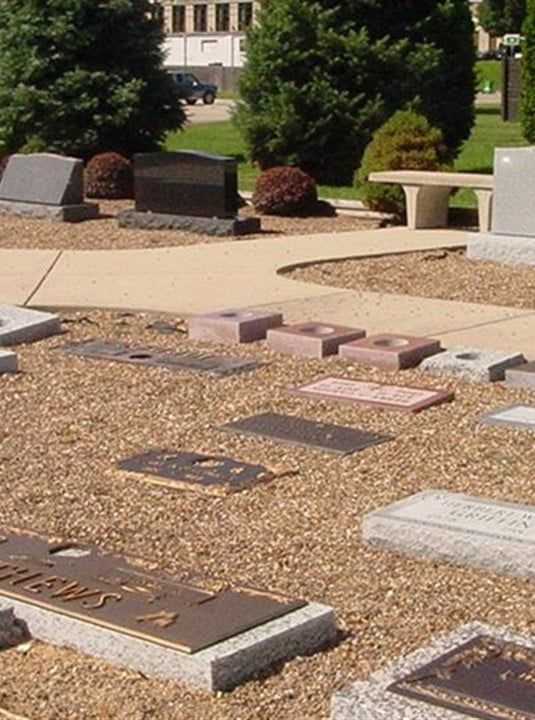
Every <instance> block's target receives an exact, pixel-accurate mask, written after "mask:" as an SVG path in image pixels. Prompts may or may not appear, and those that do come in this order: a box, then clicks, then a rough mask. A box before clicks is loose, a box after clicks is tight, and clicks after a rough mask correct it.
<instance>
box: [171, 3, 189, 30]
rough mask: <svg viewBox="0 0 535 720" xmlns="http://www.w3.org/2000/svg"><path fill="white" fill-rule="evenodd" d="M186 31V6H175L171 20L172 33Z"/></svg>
mask: <svg viewBox="0 0 535 720" xmlns="http://www.w3.org/2000/svg"><path fill="white" fill-rule="evenodd" d="M185 31H186V8H185V6H184V5H173V14H172V19H171V32H172V33H174V34H176V33H183V32H185Z"/></svg>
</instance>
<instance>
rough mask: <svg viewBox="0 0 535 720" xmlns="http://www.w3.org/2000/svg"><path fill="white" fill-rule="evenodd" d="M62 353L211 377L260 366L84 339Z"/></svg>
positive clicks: (247, 361)
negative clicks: (187, 371) (203, 373)
mask: <svg viewBox="0 0 535 720" xmlns="http://www.w3.org/2000/svg"><path fill="white" fill-rule="evenodd" d="M59 349H60V350H62V351H63V352H66V353H69V354H71V355H80V356H81V357H89V358H94V359H96V360H114V361H116V362H125V363H132V364H134V365H152V366H156V367H164V368H166V369H167V370H192V371H195V372H207V373H212V374H213V375H221V376H223V375H233V374H234V373H238V372H243V371H246V370H254V369H256V368H258V367H261V366H262V365H263V364H264V363H262V362H261V361H260V360H255V359H253V358H240V357H233V356H230V355H213V354H211V353H191V352H186V351H184V350H169V349H167V348H154V347H145V346H144V347H130V346H128V345H124V344H123V343H118V342H113V341H109V340H86V341H83V342H79V343H68V344H66V345H63V346H61V347H60V348H59Z"/></svg>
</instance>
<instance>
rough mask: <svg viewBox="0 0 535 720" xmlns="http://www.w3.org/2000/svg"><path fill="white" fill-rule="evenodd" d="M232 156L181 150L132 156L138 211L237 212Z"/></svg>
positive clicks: (221, 214) (221, 215)
mask: <svg viewBox="0 0 535 720" xmlns="http://www.w3.org/2000/svg"><path fill="white" fill-rule="evenodd" d="M237 167H238V166H237V162H236V160H235V159H234V158H229V157H224V156H222V155H211V154H208V153H201V152H193V151H189V150H183V151H180V152H158V153H139V154H137V155H134V187H135V199H136V210H137V211H138V212H140V211H141V212H151V213H163V214H170V215H198V216H201V217H208V218H212V217H218V218H232V217H234V216H235V215H236V213H237V212H238V170H237Z"/></svg>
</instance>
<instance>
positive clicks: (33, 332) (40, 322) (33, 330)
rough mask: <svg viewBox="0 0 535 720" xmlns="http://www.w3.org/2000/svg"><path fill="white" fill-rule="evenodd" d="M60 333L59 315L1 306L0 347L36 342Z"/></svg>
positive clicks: (12, 306) (15, 306)
mask: <svg viewBox="0 0 535 720" xmlns="http://www.w3.org/2000/svg"><path fill="white" fill-rule="evenodd" d="M60 332H61V321H60V318H59V315H54V314H52V313H47V312H41V311H40V310H30V308H26V307H19V306H18V305H0V345H18V344H19V343H25V342H34V341H35V340H42V339H43V338H45V337H48V336H49V335H56V334H57V333H60Z"/></svg>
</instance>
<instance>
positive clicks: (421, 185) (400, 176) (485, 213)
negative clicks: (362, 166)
mask: <svg viewBox="0 0 535 720" xmlns="http://www.w3.org/2000/svg"><path fill="white" fill-rule="evenodd" d="M368 179H369V180H370V181H371V182H380V183H397V184H400V185H402V186H403V190H404V191H405V198H406V200H407V225H408V227H409V229H410V230H415V229H417V228H431V227H446V226H447V224H448V201H449V196H450V193H451V191H452V189H453V188H456V187H467V188H470V189H471V190H473V191H474V192H475V194H476V197H477V208H478V217H479V229H480V231H481V232H488V231H489V230H490V213H491V208H492V192H493V189H494V176H493V175H483V174H479V173H456V172H440V171H432V170H386V171H382V172H373V173H370V175H369V177H368Z"/></svg>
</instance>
